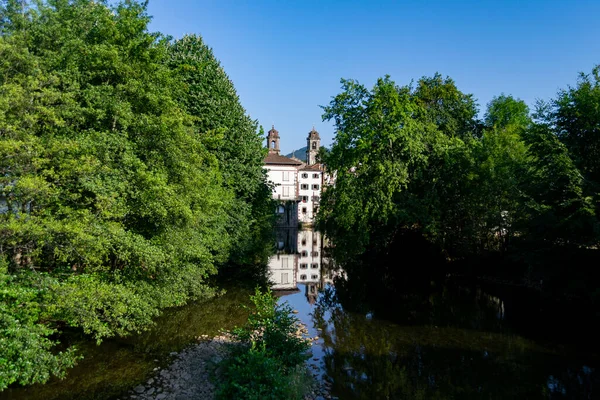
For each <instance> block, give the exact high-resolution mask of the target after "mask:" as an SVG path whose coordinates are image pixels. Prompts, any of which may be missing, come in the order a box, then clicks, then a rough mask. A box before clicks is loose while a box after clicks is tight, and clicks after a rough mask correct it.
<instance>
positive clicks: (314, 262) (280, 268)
mask: <svg viewBox="0 0 600 400" xmlns="http://www.w3.org/2000/svg"><path fill="white" fill-rule="evenodd" d="M276 249H277V250H276V253H275V254H274V255H273V256H271V257H270V258H269V273H270V280H271V283H272V289H273V290H275V291H277V292H278V294H279V295H286V294H289V293H293V292H298V291H300V289H299V288H298V285H299V284H300V285H301V286H302V288H303V289H304V295H305V296H306V299H307V301H308V302H309V303H310V304H314V303H315V302H316V301H317V296H318V293H319V291H321V290H322V289H323V288H324V287H325V285H326V284H327V283H331V282H332V279H331V277H330V276H329V275H327V274H323V273H322V271H323V267H324V266H325V265H326V264H327V263H328V258H327V257H324V256H323V250H324V245H323V238H322V236H321V233H320V232H317V231H314V230H300V231H299V230H297V229H278V230H277V231H276Z"/></svg>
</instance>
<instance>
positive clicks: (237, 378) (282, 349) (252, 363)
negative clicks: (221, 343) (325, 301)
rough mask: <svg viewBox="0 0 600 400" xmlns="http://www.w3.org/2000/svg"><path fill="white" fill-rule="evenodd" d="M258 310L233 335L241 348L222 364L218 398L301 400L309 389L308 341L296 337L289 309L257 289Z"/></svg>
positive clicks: (256, 308)
mask: <svg viewBox="0 0 600 400" xmlns="http://www.w3.org/2000/svg"><path fill="white" fill-rule="evenodd" d="M250 299H251V300H252V302H253V303H254V307H255V309H254V310H253V311H252V312H251V314H250V316H249V317H248V322H247V323H246V325H245V326H244V327H241V328H236V329H235V330H234V331H233V332H232V333H233V336H234V338H235V339H236V342H237V343H238V345H237V346H236V347H235V348H234V349H233V351H232V357H231V358H229V359H227V360H225V361H224V362H223V363H222V374H221V376H220V383H219V386H220V387H219V390H218V393H217V398H219V399H232V398H235V399H248V400H251V399H301V398H303V395H304V392H305V391H306V390H307V388H308V387H309V386H310V385H309V383H308V379H307V371H306V368H305V366H304V360H305V359H306V352H307V350H308V348H309V344H308V341H307V340H306V339H305V338H303V337H301V336H298V335H296V331H297V327H298V323H299V321H298V319H297V318H296V317H294V316H293V315H292V310H291V308H290V306H289V305H288V304H287V303H286V304H277V299H276V298H275V297H273V295H272V294H271V293H270V292H268V291H267V292H265V293H262V292H261V291H260V290H259V289H256V292H255V294H254V296H250Z"/></svg>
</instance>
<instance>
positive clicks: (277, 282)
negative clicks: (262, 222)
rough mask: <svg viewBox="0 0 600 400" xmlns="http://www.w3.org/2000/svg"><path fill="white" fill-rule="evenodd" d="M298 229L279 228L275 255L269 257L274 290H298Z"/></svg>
mask: <svg viewBox="0 0 600 400" xmlns="http://www.w3.org/2000/svg"><path fill="white" fill-rule="evenodd" d="M297 238H298V230H297V229H278V230H277V232H276V239H275V240H276V243H275V245H276V248H277V252H276V254H275V255H273V256H271V257H270V258H269V264H268V265H269V273H270V275H271V276H270V280H271V284H272V286H271V287H272V289H273V290H297V285H296V271H297V270H298V252H297V240H298V239H297Z"/></svg>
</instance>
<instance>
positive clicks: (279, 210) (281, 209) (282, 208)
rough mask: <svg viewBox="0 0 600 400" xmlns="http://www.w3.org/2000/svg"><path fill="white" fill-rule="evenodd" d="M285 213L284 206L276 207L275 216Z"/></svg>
mask: <svg viewBox="0 0 600 400" xmlns="http://www.w3.org/2000/svg"><path fill="white" fill-rule="evenodd" d="M284 212H285V207H284V206H277V214H283V213H284Z"/></svg>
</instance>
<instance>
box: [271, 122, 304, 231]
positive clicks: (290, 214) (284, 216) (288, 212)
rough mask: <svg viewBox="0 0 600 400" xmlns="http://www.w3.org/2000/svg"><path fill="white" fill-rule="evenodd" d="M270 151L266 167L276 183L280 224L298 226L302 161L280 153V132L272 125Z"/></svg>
mask: <svg viewBox="0 0 600 400" xmlns="http://www.w3.org/2000/svg"><path fill="white" fill-rule="evenodd" d="M267 143H268V145H269V153H268V154H267V157H266V158H265V161H264V163H265V165H264V168H265V169H266V170H267V176H268V179H269V181H270V182H272V183H274V184H275V187H274V188H273V198H274V199H277V200H279V205H278V206H277V210H276V213H277V214H278V216H279V221H278V224H279V226H286V227H297V226H298V202H299V201H300V199H299V197H298V187H299V186H298V168H299V167H300V166H302V162H301V161H298V160H294V159H292V158H288V157H285V156H282V155H280V154H279V132H278V131H277V130H276V129H275V127H272V128H271V130H270V131H269V132H268V135H267Z"/></svg>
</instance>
